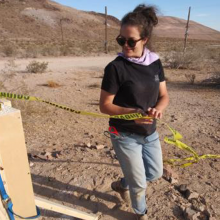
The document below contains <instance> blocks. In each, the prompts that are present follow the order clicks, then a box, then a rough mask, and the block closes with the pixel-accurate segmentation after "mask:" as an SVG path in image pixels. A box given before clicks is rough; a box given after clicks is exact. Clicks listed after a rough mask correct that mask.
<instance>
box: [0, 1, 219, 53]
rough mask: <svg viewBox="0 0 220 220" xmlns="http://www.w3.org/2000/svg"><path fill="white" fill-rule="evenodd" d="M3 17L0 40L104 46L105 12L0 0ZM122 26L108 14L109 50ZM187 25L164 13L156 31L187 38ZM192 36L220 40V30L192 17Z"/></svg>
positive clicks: (89, 47)
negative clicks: (197, 21)
mask: <svg viewBox="0 0 220 220" xmlns="http://www.w3.org/2000/svg"><path fill="white" fill-rule="evenodd" d="M103 10H104V9H103ZM0 17H1V19H0V41H5V40H6V41H13V42H19V48H25V47H27V43H24V41H25V42H29V43H30V42H39V41H41V44H43V45H46V43H48V42H53V45H50V47H52V48H54V45H57V44H62V43H64V42H65V44H66V45H67V47H68V48H70V47H72V49H73V50H74V53H76V54H77V53H78V52H77V50H78V51H82V50H83V51H92V52H95V51H98V50H103V49H102V48H103V47H104V42H105V32H104V30H105V25H104V24H105V15H104V14H101V13H96V12H85V11H81V10H77V9H74V8H71V7H67V6H63V5H60V4H58V3H56V2H53V1H51V0H0ZM119 26H120V21H119V20H118V19H117V18H115V17H113V16H108V40H109V48H110V49H109V50H112V51H114V50H115V48H117V45H116V43H115V37H116V36H117V34H118V32H119ZM185 26H186V20H183V19H179V18H175V17H160V18H159V25H158V26H157V28H156V29H155V34H156V35H157V36H158V37H161V38H163V37H166V38H184V34H185ZM189 38H191V39H199V40H213V41H216V40H220V32H218V31H216V30H213V29H211V28H208V27H206V26H203V25H201V24H198V23H196V22H193V21H190V27H189ZM50 44H51V43H50ZM77 47H78V48H77ZM83 47H84V48H83ZM97 48H98V49H97ZM26 49H27V48H26Z"/></svg>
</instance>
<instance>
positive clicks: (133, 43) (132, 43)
mask: <svg viewBox="0 0 220 220" xmlns="http://www.w3.org/2000/svg"><path fill="white" fill-rule="evenodd" d="M140 40H142V38H140V39H139V40H134V39H132V38H129V39H128V40H126V38H125V37H122V36H121V35H118V37H117V38H116V41H117V42H118V44H119V45H120V46H122V47H123V46H124V45H125V44H126V42H127V44H128V46H129V47H135V46H136V43H137V42H138V41H140Z"/></svg>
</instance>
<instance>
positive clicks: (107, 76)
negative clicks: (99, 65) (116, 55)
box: [101, 63, 119, 94]
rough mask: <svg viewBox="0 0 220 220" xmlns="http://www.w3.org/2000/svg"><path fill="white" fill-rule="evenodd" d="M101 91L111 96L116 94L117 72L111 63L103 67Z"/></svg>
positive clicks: (117, 84) (117, 87)
mask: <svg viewBox="0 0 220 220" xmlns="http://www.w3.org/2000/svg"><path fill="white" fill-rule="evenodd" d="M101 89H103V90H105V91H106V92H109V93H112V94H116V93H117V92H118V89H119V77H118V71H117V69H116V67H115V66H114V65H113V64H112V63H109V64H108V65H107V66H106V67H105V70H104V77H103V80H102V86H101Z"/></svg>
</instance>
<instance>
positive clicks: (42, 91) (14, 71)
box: [0, 54, 220, 220]
mask: <svg viewBox="0 0 220 220" xmlns="http://www.w3.org/2000/svg"><path fill="white" fill-rule="evenodd" d="M115 57H116V56H114V55H104V54H102V55H99V56H90V57H56V58H50V57H47V58H45V57H43V58H36V59H34V60H36V61H37V62H42V61H44V62H48V69H47V70H46V71H45V72H44V73H36V74H34V73H30V72H27V71H26V66H27V65H28V63H30V61H31V60H33V59H13V60H11V58H2V59H1V60H0V72H1V74H0V82H1V84H0V90H1V91H7V92H13V93H17V94H25V95H31V96H36V97H39V98H42V99H45V100H48V101H51V102H56V103H59V104H62V105H66V106H69V107H72V108H73V109H76V110H84V111H89V112H99V106H98V103H99V95H100V85H101V81H102V76H103V70H104V67H105V66H106V65H107V63H109V62H110V61H111V60H113V59H114V58H115ZM211 66H212V65H211ZM207 68H209V67H207ZM207 68H206V69H205V70H196V69H195V70H194V69H180V68H179V69H170V68H165V74H166V79H167V87H168V92H169V96H170V104H169V107H168V108H167V110H166V112H165V113H164V117H163V119H162V121H163V122H166V123H168V124H169V125H170V126H171V127H172V128H174V129H176V130H177V131H179V132H180V133H181V134H182V135H183V142H184V143H186V144H188V145H189V146H191V147H193V149H194V150H195V151H196V152H197V153H198V154H199V155H202V154H218V155H220V108H219V103H220V90H219V89H220V88H219V85H213V84H204V83H202V82H203V81H204V80H206V79H208V78H210V76H211V74H210V72H211V71H210V70H208V69H207ZM210 68H211V67H210ZM192 74H195V75H196V78H195V80H194V82H193V83H192V82H191V83H190V82H189V77H187V76H190V75H192ZM12 104H13V107H15V108H17V109H20V110H21V114H22V120H23V127H24V133H25V138H26V146H27V150H28V156H29V162H30V169H31V174H32V180H33V186H34V192H35V194H36V195H38V196H40V197H43V198H47V199H49V200H51V201H55V202H57V203H60V204H64V205H66V206H69V207H73V208H76V209H78V210H82V211H85V212H88V213H98V214H101V218H100V219H101V220H116V219H118V220H132V219H134V214H133V212H132V209H131V207H130V205H129V204H125V203H124V202H123V201H122V199H121V198H120V196H119V195H118V194H117V193H115V192H114V191H112V190H111V188H110V184H111V182H112V181H115V180H118V179H119V178H120V177H121V176H122V173H121V169H120V167H119V164H118V161H117V158H116V156H115V154H114V151H113V149H112V146H111V142H110V139H109V138H108V137H106V136H105V135H104V131H106V130H107V129H108V120H107V119H102V118H95V117H91V116H82V115H76V114H74V113H70V112H68V111H64V110H62V109H59V108H55V107H53V106H49V105H47V104H45V103H40V102H25V101H16V100H12ZM158 132H159V134H160V140H161V143H162V148H163V154H164V159H167V158H184V157H187V156H190V154H188V153H186V152H184V151H182V150H180V149H177V148H176V147H175V146H172V145H168V144H166V143H165V142H164V141H163V139H164V137H165V136H167V135H171V133H170V131H169V130H168V129H167V128H166V127H165V126H164V125H163V123H159V124H158ZM102 145H103V146H102ZM100 146H101V147H100ZM99 147H100V148H101V149H99ZM172 169H173V172H175V173H176V175H178V176H176V177H175V180H176V181H174V182H173V183H170V182H169V181H167V180H166V179H165V178H160V179H159V180H157V181H156V182H152V183H149V184H148V189H147V203H148V206H149V219H151V220H177V219H178V220H185V219H187V218H186V217H184V209H185V208H186V207H190V206H192V205H194V206H195V204H194V203H195V202H197V203H199V202H200V203H201V204H199V206H204V207H205V208H204V209H205V211H201V209H198V210H200V212H204V213H205V214H204V216H206V217H203V218H202V217H201V219H204V220H205V219H216V220H218V219H220V206H219V204H220V159H204V160H200V161H199V163H197V164H193V165H191V166H189V167H186V168H181V167H173V168H172ZM181 184H186V186H187V188H188V189H190V190H191V191H193V192H197V193H198V194H199V199H198V198H197V200H189V199H187V198H185V197H184V196H183V195H182V194H181V193H180V192H179V191H178V190H177V188H178V186H180V185H181ZM200 208H201V207H200ZM198 210H197V212H199V211H198ZM207 213H208V214H207ZM41 214H42V216H41V217H40V220H58V219H60V220H61V219H62V220H67V219H74V218H73V217H69V216H66V215H61V214H57V213H54V212H49V211H45V210H41Z"/></svg>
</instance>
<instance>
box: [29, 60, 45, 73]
mask: <svg viewBox="0 0 220 220" xmlns="http://www.w3.org/2000/svg"><path fill="white" fill-rule="evenodd" d="M47 67H48V62H37V61H31V62H30V63H29V64H28V65H27V67H26V69H27V71H28V72H30V73H43V72H45V71H46V69H47Z"/></svg>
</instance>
